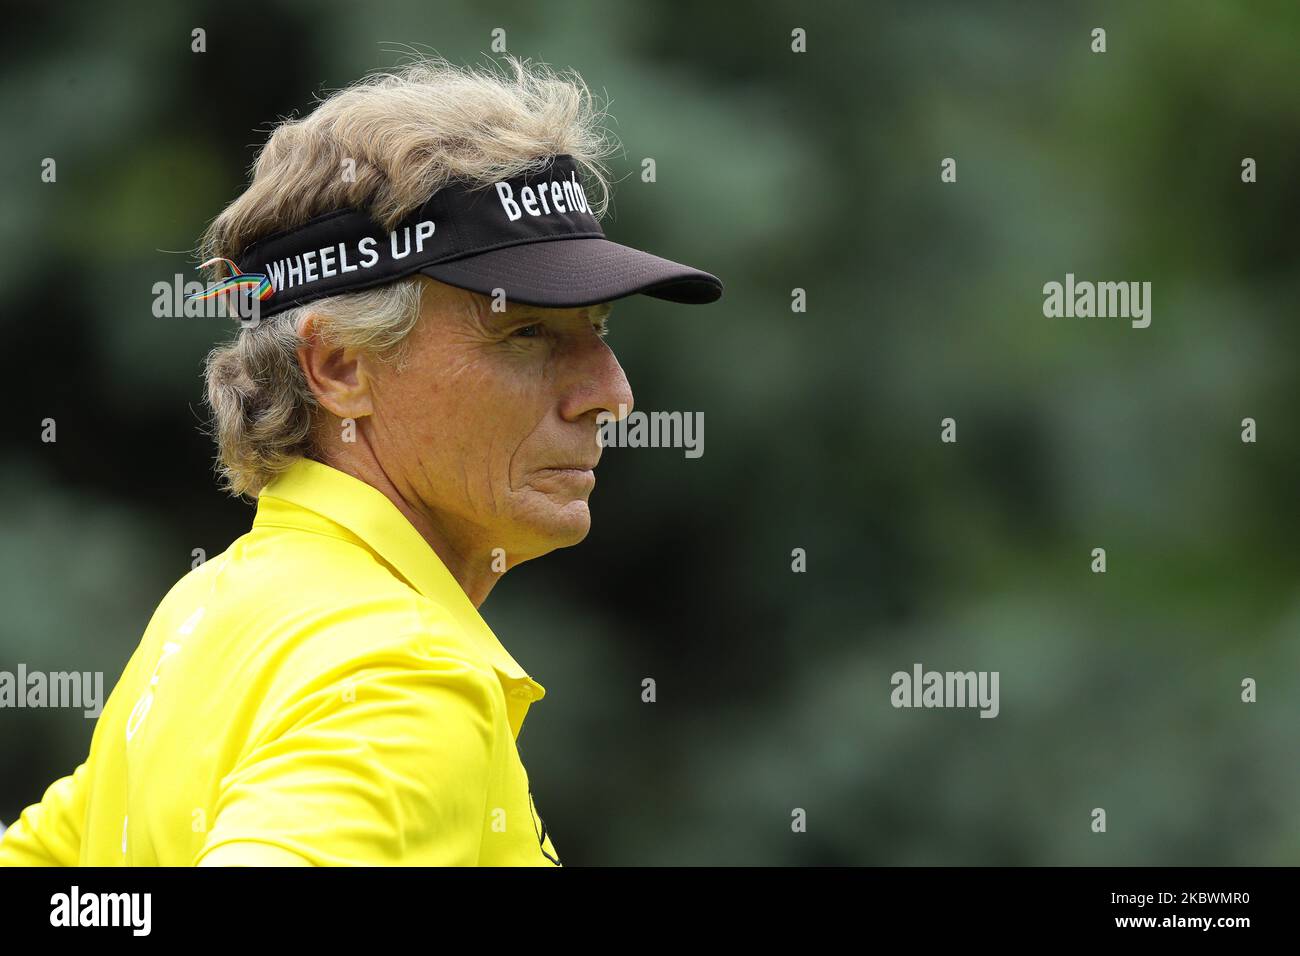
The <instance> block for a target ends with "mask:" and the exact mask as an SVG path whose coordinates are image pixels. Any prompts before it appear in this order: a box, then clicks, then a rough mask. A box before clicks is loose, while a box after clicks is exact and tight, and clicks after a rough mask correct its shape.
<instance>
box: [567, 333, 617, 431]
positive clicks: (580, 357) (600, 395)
mask: <svg viewBox="0 0 1300 956" xmlns="http://www.w3.org/2000/svg"><path fill="white" fill-rule="evenodd" d="M567 358H568V363H567V364H568V365H569V369H568V372H569V374H568V375H566V379H567V382H566V385H567V386H568V387H567V388H566V389H565V392H564V396H563V398H562V399H561V402H560V414H561V415H562V416H563V417H564V419H565V420H566V421H578V420H579V419H581V418H582V417H583V416H584V415H590V414H591V413H592V412H595V413H596V414H597V415H598V416H599V417H600V419H601V420H602V421H605V420H607V418H610V419H612V420H614V421H618V420H619V419H620V418H623V417H625V416H626V415H627V413H628V412H630V411H631V410H632V386H631V385H629V384H628V381H627V376H626V375H624V374H623V366H621V365H619V364H618V359H617V358H615V357H614V351H613V350H612V349H611V348H610V347H609V345H608V344H606V342H605V340H604V339H603V338H601V337H600V336H599V335H597V334H596V332H595V331H592V332H591V334H590V335H587V336H583V338H582V341H581V342H579V343H575V344H573V345H572V347H571V349H570V350H569V352H568V355H567ZM602 412H607V413H608V416H606V415H601V414H600V413H602Z"/></svg>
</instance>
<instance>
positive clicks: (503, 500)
mask: <svg viewBox="0 0 1300 956" xmlns="http://www.w3.org/2000/svg"><path fill="white" fill-rule="evenodd" d="M421 281H422V282H424V283H425V289H424V295H423V298H422V302H421V315H420V320H419V322H418V323H417V325H416V327H415V329H414V330H413V331H412V332H411V337H410V343H409V349H410V350H409V352H408V353H407V361H406V365H405V366H404V367H403V368H401V370H400V371H399V370H397V369H396V368H395V367H393V366H384V365H371V366H370V367H369V369H368V371H369V374H370V379H371V394H372V399H373V404H374V414H373V416H371V417H370V420H369V428H370V429H371V432H370V436H369V437H370V440H371V442H372V443H373V446H374V449H375V454H376V457H377V458H378V460H379V462H380V464H381V465H382V467H383V468H384V471H385V472H386V473H387V475H388V477H389V479H390V480H391V481H392V482H393V483H394V485H395V486H396V487H397V489H398V491H399V492H400V493H401V495H402V496H403V498H405V499H406V501H407V502H408V503H410V504H412V505H414V506H416V507H418V508H419V509H420V510H421V511H422V512H423V513H424V514H426V515H427V516H428V517H429V518H430V520H431V521H432V522H433V523H434V525H435V526H436V527H438V528H439V529H440V530H441V531H442V533H443V534H444V535H445V537H446V540H448V541H449V542H451V543H454V546H456V547H458V548H459V549H461V550H469V551H472V552H476V553H474V554H462V557H463V558H465V559H470V560H483V561H489V560H490V559H491V553H492V550H493V549H495V548H502V549H504V551H505V553H506V555H507V556H508V560H509V563H510V564H514V563H517V562H518V561H524V560H528V559H530V558H534V557H537V556H539V555H542V554H545V553H547V552H548V551H551V550H553V549H555V548H560V547H566V546H568V545H572V544H577V543H578V542H579V541H581V540H582V539H583V538H584V537H586V535H587V532H588V530H589V529H590V527H591V513H590V511H589V510H588V504H587V498H588V496H589V495H590V494H591V490H592V488H593V486H594V485H595V482H596V479H595V475H594V474H593V469H594V468H595V467H596V463H597V461H598V460H599V459H600V444H599V442H598V439H597V434H598V430H599V427H598V422H597V416H600V417H601V420H604V418H605V417H606V416H604V415H601V413H603V412H608V413H611V414H612V415H613V416H619V415H620V414H623V413H626V411H627V410H629V409H631V407H632V392H631V389H630V387H629V386H628V382H627V378H626V376H624V374H623V369H622V368H621V367H620V366H619V364H618V360H617V359H616V358H615V357H614V353H613V352H612V351H610V348H609V346H608V345H607V344H606V343H605V340H604V337H603V333H604V317H605V316H606V315H607V314H608V312H609V310H610V307H609V305H608V304H605V305H599V306H590V307H585V308H577V309H546V308H539V307H534V306H526V305H519V304H511V305H508V307H507V308H506V309H505V311H502V312H493V311H492V309H491V302H492V300H491V299H490V298H488V297H487V296H482V295H478V294H476V293H472V292H466V291H464V290H462V289H457V288H453V287H451V286H448V285H445V284H443V283H440V282H435V281H434V280H432V279H427V278H422V279H421ZM620 405H622V406H624V408H623V409H621V410H620V408H619V406H620Z"/></svg>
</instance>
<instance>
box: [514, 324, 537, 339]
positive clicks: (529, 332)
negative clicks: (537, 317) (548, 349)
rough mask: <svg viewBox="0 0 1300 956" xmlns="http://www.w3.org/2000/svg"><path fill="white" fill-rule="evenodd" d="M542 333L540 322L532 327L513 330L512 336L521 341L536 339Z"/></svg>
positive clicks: (527, 326)
mask: <svg viewBox="0 0 1300 956" xmlns="http://www.w3.org/2000/svg"><path fill="white" fill-rule="evenodd" d="M541 333H542V326H541V323H540V322H534V323H533V324H532V325H525V326H524V327H523V328H519V329H515V331H514V334H515V335H516V336H518V337H519V338H521V339H531V338H536V337H537V336H538V335H541Z"/></svg>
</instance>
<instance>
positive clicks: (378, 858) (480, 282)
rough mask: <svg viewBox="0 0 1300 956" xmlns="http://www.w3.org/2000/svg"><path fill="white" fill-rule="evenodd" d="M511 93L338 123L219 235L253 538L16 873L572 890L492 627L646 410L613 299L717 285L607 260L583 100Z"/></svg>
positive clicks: (478, 74) (112, 713)
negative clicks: (229, 287) (489, 606)
mask: <svg viewBox="0 0 1300 956" xmlns="http://www.w3.org/2000/svg"><path fill="white" fill-rule="evenodd" d="M509 64H510V71H509V73H507V74H506V75H504V76H503V75H499V74H497V73H496V72H492V71H475V70H465V69H457V68H455V67H452V66H450V65H449V64H447V63H446V62H445V61H441V60H430V61H425V62H421V63H417V64H414V65H412V66H409V67H407V68H405V69H403V70H401V71H399V72H397V73H394V74H385V75H380V76H375V77H371V78H368V79H366V80H363V81H362V82H361V83H359V84H357V85H355V86H353V87H351V88H349V89H347V90H344V91H342V92H340V93H337V94H335V95H333V96H331V97H330V98H329V99H327V100H325V101H324V102H323V103H321V104H320V106H319V107H318V108H317V109H316V110H315V111H314V112H313V113H312V114H310V115H309V116H307V117H305V118H303V119H301V120H296V121H290V122H285V123H283V124H281V125H280V126H279V127H277V128H276V130H275V131H274V133H273V134H272V135H271V137H270V139H269V140H268V142H267V143H266V145H265V147H264V148H263V150H262V153H261V155H260V157H259V159H258V161H257V164H256V166H255V169H254V174H253V178H252V182H251V183H250V185H249V187H248V189H247V190H246V191H245V192H244V194H243V195H242V196H240V197H239V198H238V199H236V200H235V201H234V202H233V203H232V204H231V205H230V206H229V207H228V208H227V209H226V210H225V211H224V212H223V213H222V214H221V215H220V216H218V217H217V219H216V220H215V221H214V222H213V223H212V225H211V226H210V227H209V229H208V231H207V234H206V236H205V238H204V243H203V251H204V252H205V253H206V255H205V258H208V259H214V260H215V259H217V258H221V259H224V260H228V262H229V265H228V267H227V277H226V282H227V283H230V282H231V281H236V282H238V283H241V284H242V285H241V287H243V288H254V289H257V290H258V291H257V296H258V298H256V299H255V301H256V302H257V304H258V306H259V307H260V309H259V313H258V315H257V319H258V321H256V322H248V323H245V324H244V327H243V328H242V329H241V330H240V331H239V333H238V335H237V337H236V338H235V340H234V341H233V342H231V343H230V344H228V345H225V346H222V347H219V348H217V349H215V350H214V351H213V352H212V353H211V355H210V356H209V357H208V362H207V385H208V401H209V404H210V405H211V407H212V410H213V425H214V428H213V433H214V437H215V439H216V442H217V446H218V459H219V466H220V470H221V472H222V475H223V477H224V481H225V487H226V488H227V489H228V490H230V491H231V492H232V493H235V494H238V495H243V496H247V497H249V498H253V497H256V502H257V513H256V516H255V518H254V521H253V524H252V528H251V530H250V531H249V532H248V533H247V534H245V535H243V536H242V537H240V538H238V539H237V540H236V541H235V542H234V543H232V544H231V546H230V547H229V548H228V549H227V550H226V551H225V552H223V553H222V554H220V555H217V556H216V557H214V558H212V559H211V560H209V561H207V562H206V563H204V564H203V565H201V566H200V567H198V568H196V569H195V570H194V571H192V572H191V573H189V574H188V575H186V576H185V577H184V578H182V579H181V580H180V581H179V582H178V583H177V584H176V585H175V586H174V587H173V588H172V589H171V591H170V592H169V593H168V594H167V596H166V597H165V598H164V600H163V602H162V604H161V605H160V606H159V607H158V609H157V611H156V612H155V613H154V616H153V618H152V620H151V621H150V623H149V626H148V629H147V630H146V632H145V635H144V638H143V640H142V641H141V643H140V646H139V648H138V649H137V650H136V652H135V653H134V655H133V656H132V658H131V660H130V662H129V663H128V665H127V667H126V670H125V672H124V673H123V675H122V677H121V679H120V681H119V683H118V684H117V686H116V688H115V689H114V691H113V693H112V695H111V696H110V698H109V701H108V703H107V705H106V706H105V709H104V712H103V714H102V715H101V716H100V718H99V721H98V723H97V724H96V727H95V732H94V736H93V739H92V742H91V747H90V753H89V756H88V757H87V759H86V760H85V761H84V762H83V763H82V764H81V765H80V766H79V767H77V768H76V770H75V771H74V772H73V773H72V774H70V775H69V776H67V777H64V778H62V779H61V780H59V781H57V782H55V783H54V784H53V785H51V786H50V788H49V789H48V790H47V791H46V793H45V795H44V799H43V800H42V801H41V802H40V803H39V804H35V805H33V806H31V807H28V808H27V809H26V810H25V811H24V812H23V814H22V816H21V818H20V819H19V820H18V821H17V822H16V823H14V824H13V825H12V826H11V827H10V828H9V830H8V831H7V832H6V833H5V834H4V837H3V839H2V840H0V863H3V864H9V865H47V864H55V865H57V864H63V865H73V864H82V865H95V866H117V865H137V866H138V865H169V866H176V865H179V866H186V865H345V864H401V865H413V864H418V865H516V864H526V865H542V866H549V865H559V864H560V858H559V854H558V852H557V850H556V848H555V844H554V842H553V841H552V838H551V834H550V833H548V832H547V830H546V827H545V825H544V823H543V821H542V817H541V814H540V813H539V812H538V810H537V806H536V803H535V802H534V800H533V795H532V793H531V790H530V787H529V782H528V776H527V773H526V771H525V769H524V767H523V764H522V763H521V761H520V758H519V754H518V750H517V748H516V740H517V737H518V734H519V731H520V728H521V725H522V723H523V720H524V716H525V715H526V713H527V712H528V709H529V707H530V706H531V704H532V703H534V702H536V701H537V700H540V699H541V697H542V696H543V694H544V693H545V689H544V688H543V687H542V685H541V684H539V683H538V682H537V681H536V680H534V679H533V678H532V677H531V676H530V675H529V674H528V673H527V671H525V670H524V669H523V668H522V667H521V666H520V665H519V664H518V663H517V662H516V661H515V660H514V659H513V658H512V657H511V655H510V654H509V653H508V652H507V651H506V649H505V647H504V646H502V644H501V643H500V642H499V641H498V640H497V638H496V636H495V635H494V634H493V633H492V631H491V630H489V628H488V627H487V625H486V624H485V623H484V621H483V619H482V618H481V617H480V615H479V613H478V607H479V606H480V605H481V604H482V603H483V601H484V600H485V599H486V598H487V596H488V593H489V592H490V591H491V590H492V588H493V586H494V585H495V584H496V582H497V581H498V580H499V579H500V577H501V574H502V573H503V572H504V571H505V570H507V569H509V568H510V567H513V566H514V565H516V564H518V563H520V562H522V561H527V560H529V559H531V558H536V557H539V556H540V555H543V554H546V553H547V552H549V551H552V550H554V549H555V548H559V547H565V546H568V545H572V544H576V543H577V542H579V541H581V540H582V539H583V538H584V537H585V536H586V534H587V531H588V529H589V527H590V522H591V516H590V512H589V511H588V497H589V495H590V493H591V490H592V487H593V485H594V483H595V478H594V474H593V470H594V468H595V467H596V463H597V460H598V459H599V457H600V448H599V441H598V438H597V435H598V425H599V422H600V421H603V420H605V419H606V418H607V417H617V416H618V415H620V414H625V413H626V411H627V409H628V408H630V407H631V404H632V395H631V392H630V390H629V388H628V383H627V380H626V378H625V377H624V375H623V371H622V369H621V368H620V367H619V364H618V362H617V360H616V359H615V358H614V355H613V353H612V352H611V351H610V349H609V348H608V346H607V345H606V343H605V341H604V339H603V333H604V323H605V320H606V317H607V316H608V313H609V310H610V306H609V303H610V302H611V301H612V300H615V299H618V298H621V297H624V296H627V295H631V294H634V293H646V294H648V295H652V296H655V297H658V298H661V299H667V300H670V301H675V302H686V303H703V302H710V301H713V300H715V299H717V298H718V297H719V296H720V295H721V292H722V286H721V283H720V282H719V281H718V280H717V279H716V278H715V277H714V276H712V275H709V274H708V273H704V272H700V271H698V270H695V269H692V268H689V267H687V266H682V265H678V264H677V263H673V262H670V261H668V260H665V259H660V258H657V257H655V256H652V255H649V254H647V253H644V252H639V251H637V250H634V249H630V248H628V247H625V246H620V245H617V244H615V243H613V242H611V241H609V240H607V239H606V238H604V235H603V232H602V230H601V228H600V225H599V222H598V220H597V216H598V215H599V214H600V212H602V211H603V208H604V203H605V193H606V188H607V187H606V182H605V178H604V175H603V170H602V167H601V165H600V160H601V158H602V157H604V156H605V155H608V152H609V150H610V149H611V147H610V145H609V144H608V142H607V141H606V140H605V138H604V134H603V133H602V132H601V131H600V130H599V129H598V128H597V125H596V121H597V116H598V111H597V110H595V109H594V108H593V106H592V102H591V97H590V95H589V93H588V92H587V90H586V88H585V86H583V84H582V82H581V80H579V79H578V78H576V77H573V76H561V75H556V74H554V73H552V72H550V71H548V70H545V69H544V68H540V67H532V66H527V65H525V64H521V63H519V62H518V61H514V60H510V61H509ZM597 190H599V192H600V194H601V196H600V199H599V201H597V200H596V197H595V195H594V194H595V193H596V192H597ZM247 302H248V300H245V304H247Z"/></svg>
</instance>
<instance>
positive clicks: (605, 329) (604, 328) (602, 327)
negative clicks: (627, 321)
mask: <svg viewBox="0 0 1300 956" xmlns="http://www.w3.org/2000/svg"><path fill="white" fill-rule="evenodd" d="M592 328H594V329H595V330H596V334H597V335H599V336H600V337H601V338H602V339H603V338H604V337H605V336H607V335H609V325H608V323H606V322H605V320H604V319H601V320H600V321H599V322H594V323H592Z"/></svg>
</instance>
